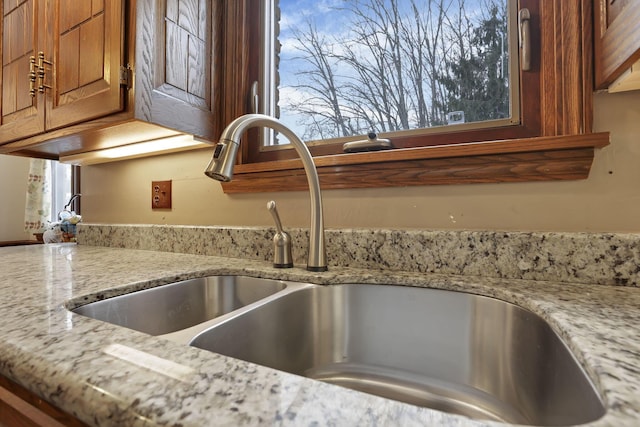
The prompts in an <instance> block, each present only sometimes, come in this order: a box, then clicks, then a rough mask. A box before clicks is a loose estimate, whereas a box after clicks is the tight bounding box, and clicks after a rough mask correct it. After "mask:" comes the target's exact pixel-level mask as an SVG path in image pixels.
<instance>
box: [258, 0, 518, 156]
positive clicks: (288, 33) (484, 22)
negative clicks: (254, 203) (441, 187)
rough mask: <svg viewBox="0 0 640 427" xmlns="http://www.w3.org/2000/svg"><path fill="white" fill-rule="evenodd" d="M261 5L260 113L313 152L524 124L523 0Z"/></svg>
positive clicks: (303, 0) (273, 0)
mask: <svg viewBox="0 0 640 427" xmlns="http://www.w3.org/2000/svg"><path fill="white" fill-rule="evenodd" d="M264 6H265V9H264V11H263V13H262V17H263V18H262V19H263V20H264V21H263V22H264V24H263V30H264V36H263V37H264V40H265V43H264V51H263V56H264V60H263V61H262V62H261V74H260V81H259V85H258V87H259V88H261V90H260V91H259V93H260V96H259V99H260V103H259V104H260V105H259V109H260V112H263V113H265V114H269V115H272V116H276V117H278V118H280V120H282V121H283V122H284V123H285V124H286V125H288V126H289V127H290V128H291V129H293V130H294V131H295V132H296V134H298V135H299V136H300V137H301V138H302V139H303V140H305V141H307V143H308V144H318V143H321V144H327V143H340V142H344V141H349V140H354V139H360V140H361V139H363V138H364V135H367V134H368V133H369V132H376V133H384V136H385V138H393V137H395V136H400V137H401V136H403V135H407V134H413V135H420V134H427V133H442V132H455V131H460V130H465V129H476V128H480V127H496V126H508V125H511V124H517V123H519V121H520V115H519V102H518V96H519V90H518V87H519V84H518V78H519V73H518V55H517V51H518V28H519V27H518V22H517V18H518V14H517V12H518V7H517V1H515V0H483V1H477V0H471V1H469V0H355V1H350V2H335V1H334V2H317V1H315V0H270V1H265V2H264ZM274 24H275V25H274ZM512 51H513V52H516V54H515V55H511V54H510V52H512ZM510 57H513V60H512V61H510ZM443 126H446V127H447V128H446V129H443ZM286 143H288V141H287V140H286V139H279V138H271V139H268V140H267V141H265V142H264V143H263V145H264V146H273V145H282V144H286ZM263 149H264V148H263Z"/></svg>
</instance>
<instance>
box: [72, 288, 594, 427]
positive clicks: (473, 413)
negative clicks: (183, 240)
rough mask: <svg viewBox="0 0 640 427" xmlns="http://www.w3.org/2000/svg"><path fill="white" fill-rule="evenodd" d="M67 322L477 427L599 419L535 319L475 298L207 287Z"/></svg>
mask: <svg viewBox="0 0 640 427" xmlns="http://www.w3.org/2000/svg"><path fill="white" fill-rule="evenodd" d="M73 311H74V312H75V313H77V314H81V315H84V316H88V317H92V318H94V319H98V320H103V321H106V322H110V323H114V324H117V325H121V326H124V327H127V328H130V329H135V330H138V331H141V332H145V333H148V334H151V335H156V336H163V337H165V338H168V339H171V340H174V341H177V342H182V343H185V344H188V345H191V346H194V347H198V348H201V349H204V350H209V351H212V352H215V353H219V354H223V355H226V356H230V357H234V358H237V359H241V360H245V361H248V362H252V363H256V364H258V365H262V366H266V367H269V368H273V369H278V370H281V371H285V372H289V373H292V374H296V375H301V376H304V377H307V378H312V379H316V380H320V381H324V382H327V383H332V384H336V385H339V386H343V387H347V388H350V389H354V390H359V391H362V392H366V393H370V394H375V395H378V396H382V397H386V398H389V399H394V400H398V401H402V402H405V403H409V404H413V405H418V406H423V407H428V408H432V409H436V410H440V411H444V412H449V413H454V414H459V415H464V416H467V417H470V418H475V419H484V420H494V421H499V422H506V423H514V424H528V425H544V426H562V425H575V424H581V423H586V422H590V421H594V420H596V419H598V418H600V417H601V416H602V415H604V412H605V408H604V405H603V403H602V400H601V398H600V396H599V395H598V393H597V392H596V390H595V388H594V386H593V384H592V383H591V381H590V380H589V378H588V376H587V375H586V374H585V372H584V371H583V369H582V367H581V366H580V364H579V363H578V362H577V361H576V360H575V358H574V357H573V355H572V354H571V352H570V351H569V350H568V348H567V346H566V345H565V344H564V343H563V341H562V340H561V339H560V338H559V336H558V335H557V334H556V333H555V332H554V331H553V329H552V328H551V327H550V326H549V325H548V324H547V323H546V322H545V321H544V320H543V319H542V318H541V317H539V316H537V315H536V314H534V313H532V312H530V311H528V310H526V309H523V308H520V307H518V306H516V305H513V304H510V303H507V302H504V301H500V300H497V299H493V298H488V297H483V296H478V295H473V294H467V293H461V292H454V291H444V290H436V289H426V288H415V287H408V286H391V285H365V284H341V285H327V286H322V285H313V284H305V283H297V282H285V281H277V280H269V279H257V278H251V277H242V276H212V277H207V278H199V279H191V280H186V281H183V282H178V283H173V284H169V285H164V286H159V287H156V288H152V289H147V290H143V291H137V292H133V293H130V294H125V295H121V296H117V297H113V298H109V299H105V300H102V301H97V302H93V303H90V304H86V305H83V306H80V307H77V308H74V309H73Z"/></svg>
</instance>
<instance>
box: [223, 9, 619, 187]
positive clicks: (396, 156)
mask: <svg viewBox="0 0 640 427" xmlns="http://www.w3.org/2000/svg"><path fill="white" fill-rule="evenodd" d="M519 7H520V8H522V7H526V8H528V9H529V10H530V13H531V28H532V31H531V33H532V45H533V46H535V45H539V46H540V50H538V49H533V52H532V53H533V55H532V58H531V65H532V67H531V68H532V69H531V71H527V72H521V75H520V89H521V96H520V100H521V101H520V111H521V123H520V124H518V125H510V126H503V127H497V128H484V129H476V130H465V131H458V132H448V133H440V134H429V135H424V136H416V135H412V136H405V137H396V138H394V145H395V146H396V147H400V148H397V149H394V150H389V151H383V152H370V153H349V154H345V153H341V152H340V151H341V150H340V151H339V147H337V145H336V144H326V145H325V144H319V145H312V146H311V147H310V151H311V153H312V154H313V156H314V161H315V163H316V167H317V169H318V174H319V177H320V184H321V187H322V188H323V189H333V188H376V187H388V186H407V185H428V184H459V183H473V182H521V181H547V180H566V179H585V178H587V176H588V174H589V170H590V167H591V163H592V161H593V155H594V150H595V148H601V147H604V146H606V145H607V144H608V143H609V134H608V133H596V134H594V133H591V127H592V95H593V84H594V83H593V54H592V49H593V22H592V17H593V0H569V1H567V0H520V2H519ZM259 10H260V7H259V0H225V1H222V2H219V5H218V6H217V10H216V24H217V27H216V39H217V41H218V43H216V44H215V46H216V51H215V52H214V67H215V68H214V69H215V76H216V86H217V88H216V89H217V90H216V94H217V95H218V97H217V101H218V102H219V103H218V104H217V105H218V106H219V108H218V110H219V114H218V115H217V118H218V120H219V121H218V122H217V123H216V126H217V129H218V131H219V132H221V131H222V129H223V127H224V126H225V124H226V123H229V122H230V121H231V120H233V119H234V118H236V117H238V116H240V115H242V114H246V113H248V112H250V111H251V99H250V96H249V93H250V85H251V83H252V82H253V81H255V80H257V79H258V74H259V72H260V64H259V55H258V54H257V52H256V49H259V48H260V46H262V44H261V43H260V39H259V37H260V35H259V31H256V30H255V29H256V28H259V27H260V25H259V23H260V17H259ZM531 99H534V100H535V102H530V101H531ZM239 157H240V159H239V160H238V163H239V164H238V165H237V166H236V169H235V177H234V180H233V181H231V182H229V183H225V184H223V189H224V191H225V192H226V193H236V192H259V191H291V190H304V189H306V188H307V185H306V178H305V174H304V171H303V169H302V163H301V162H300V161H299V160H298V159H297V155H296V154H295V152H294V150H292V149H279V150H261V149H260V138H259V133H258V130H252V131H250V132H248V133H247V135H245V137H244V138H243V142H242V144H241V155H240V156H239Z"/></svg>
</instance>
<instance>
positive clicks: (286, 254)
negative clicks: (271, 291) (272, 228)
mask: <svg viewBox="0 0 640 427" xmlns="http://www.w3.org/2000/svg"><path fill="white" fill-rule="evenodd" d="M267 209H269V212H271V215H272V216H273V219H274V221H275V223H276V234H275V235H274V236H273V266H274V267H276V268H291V267H293V257H292V256H291V236H289V233H287V232H286V231H284V230H283V229H282V223H281V222H280V216H279V215H278V210H277V209H276V202H274V201H273V200H271V201H270V202H269V203H267Z"/></svg>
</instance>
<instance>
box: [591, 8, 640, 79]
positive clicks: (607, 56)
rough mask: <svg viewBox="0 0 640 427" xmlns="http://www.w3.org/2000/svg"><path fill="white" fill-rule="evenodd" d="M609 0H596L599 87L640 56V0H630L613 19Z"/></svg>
mask: <svg viewBox="0 0 640 427" xmlns="http://www.w3.org/2000/svg"><path fill="white" fill-rule="evenodd" d="M607 1H608V0H595V1H594V33H595V40H594V44H595V46H594V51H595V87H596V89H606V88H607V87H608V86H609V85H611V83H613V82H614V81H615V80H616V79H617V78H618V77H620V75H622V73H624V72H625V71H626V70H627V69H629V67H631V66H632V65H633V64H634V63H635V62H636V61H638V60H640V0H630V1H629V2H628V4H627V5H626V7H625V8H624V10H623V11H622V12H620V13H619V14H617V15H616V16H615V20H613V21H612V22H608V21H609V19H608V16H607V13H608V12H607V11H608V5H607Z"/></svg>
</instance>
